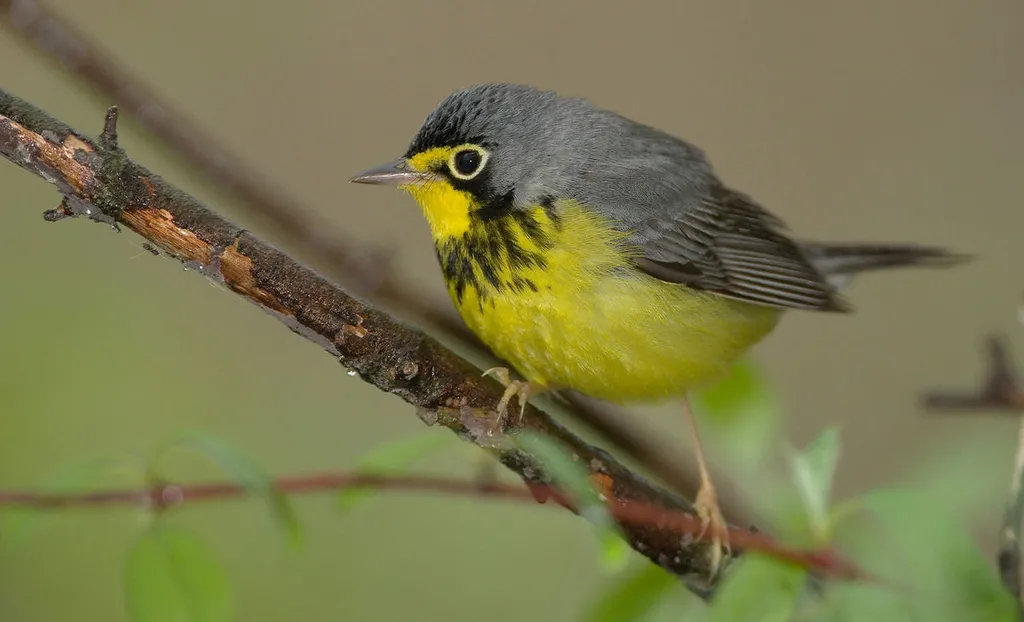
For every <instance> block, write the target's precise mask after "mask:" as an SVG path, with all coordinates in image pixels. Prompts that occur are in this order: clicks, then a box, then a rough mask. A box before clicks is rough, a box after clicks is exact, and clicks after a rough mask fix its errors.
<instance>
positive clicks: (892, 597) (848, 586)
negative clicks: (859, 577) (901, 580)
mask: <svg viewBox="0 0 1024 622" xmlns="http://www.w3.org/2000/svg"><path fill="white" fill-rule="evenodd" d="M814 613H815V615H814V617H812V618H809V619H811V620H814V621H815V622H862V621H863V620H870V621H871V622H905V621H906V620H914V619H916V618H915V617H914V616H913V612H912V611H911V610H910V608H909V607H908V605H907V603H906V601H905V599H904V598H903V597H901V595H900V594H899V593H898V592H897V590H896V589H894V588H893V586H891V585H879V584H877V583H871V582H863V583H853V582H851V583H843V582H833V583H828V584H827V585H826V591H825V595H824V597H823V598H822V601H821V603H820V606H819V607H818V608H817V610H816V611H815V612H814ZM922 622H925V621H924V620H922Z"/></svg>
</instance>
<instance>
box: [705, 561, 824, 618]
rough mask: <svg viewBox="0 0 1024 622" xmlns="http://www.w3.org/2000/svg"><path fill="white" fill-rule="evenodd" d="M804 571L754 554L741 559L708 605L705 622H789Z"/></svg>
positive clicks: (800, 587)
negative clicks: (739, 621)
mask: <svg viewBox="0 0 1024 622" xmlns="http://www.w3.org/2000/svg"><path fill="white" fill-rule="evenodd" d="M805 576H806V573H805V571H804V570H803V569H802V568H799V567H797V566H793V565H792V564H787V563H784V562H780V561H777V560H774V559H771V558H768V557H764V556H762V555H759V554H757V553H747V554H746V555H744V556H743V557H742V558H741V559H740V560H739V562H737V564H736V567H735V568H734V569H733V570H731V571H730V572H729V574H728V575H727V576H726V577H725V579H724V580H723V582H722V585H721V587H720V588H719V589H718V592H717V593H716V594H715V597H714V599H713V600H712V601H711V606H710V607H709V608H708V613H707V615H706V616H705V617H704V620H705V621H706V622H736V621H738V620H756V621H757V622H788V621H789V620H790V619H791V618H792V616H793V613H794V611H796V606H797V601H798V600H799V598H800V592H801V589H802V588H803V584H804V578H805Z"/></svg>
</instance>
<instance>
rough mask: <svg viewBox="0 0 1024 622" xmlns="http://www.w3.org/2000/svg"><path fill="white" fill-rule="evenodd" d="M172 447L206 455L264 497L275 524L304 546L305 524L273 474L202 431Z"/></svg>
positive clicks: (295, 545) (181, 438)
mask: <svg viewBox="0 0 1024 622" xmlns="http://www.w3.org/2000/svg"><path fill="white" fill-rule="evenodd" d="M171 445H176V446H181V447H188V448H190V449H193V450H195V451H198V452H199V453H201V454H204V455H205V456H206V457H207V458H209V459H210V460H212V461H213V462H215V463H216V464H218V465H219V466H220V467H221V469H223V471H224V472H225V473H227V474H228V475H229V476H230V477H232V478H233V479H234V480H235V481H237V482H238V483H239V484H241V485H242V486H243V487H244V488H246V489H247V490H251V491H254V492H258V493H260V494H262V495H263V496H264V497H265V498H266V502H267V505H268V507H269V508H270V512H271V515H272V516H273V517H274V521H275V522H276V523H277V525H278V526H279V527H280V528H281V530H282V531H283V532H284V533H285V535H286V536H288V541H289V543H290V544H291V545H292V547H293V548H295V549H299V548H301V547H302V546H303V543H304V542H303V534H302V525H301V524H300V523H299V518H298V515H297V514H296V513H295V508H294V507H293V506H292V503H291V499H289V498H288V495H286V494H284V493H282V492H279V491H277V490H275V489H274V481H273V480H272V479H271V478H270V475H269V474H267V473H266V472H265V471H264V470H263V468H262V467H261V466H260V465H259V464H258V463H257V462H256V461H255V460H254V459H253V458H251V457H250V456H248V455H246V454H245V453H244V452H243V451H242V450H241V449H239V448H237V447H235V446H234V445H232V444H230V443H228V442H227V441H225V440H223V439H220V438H217V437H216V436H212V435H209V434H205V433H203V432H190V433H187V434H183V435H181V436H179V437H177V438H175V439H174V441H173V442H172V443H171Z"/></svg>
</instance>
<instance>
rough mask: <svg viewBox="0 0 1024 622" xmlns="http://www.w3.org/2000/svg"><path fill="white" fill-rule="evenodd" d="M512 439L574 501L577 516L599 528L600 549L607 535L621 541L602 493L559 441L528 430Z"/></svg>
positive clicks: (522, 431) (605, 545)
mask: <svg viewBox="0 0 1024 622" xmlns="http://www.w3.org/2000/svg"><path fill="white" fill-rule="evenodd" d="M514 438H515V441H516V443H517V444H518V445H519V447H520V448H521V449H522V450H523V451H525V452H527V453H528V454H530V455H531V456H533V457H534V458H536V459H537V460H538V461H539V462H540V463H541V464H540V466H541V468H542V469H543V470H544V472H545V473H546V474H547V475H549V476H550V477H551V479H552V480H553V481H554V483H555V484H556V485H557V486H558V487H559V488H561V489H562V490H564V491H565V492H566V493H567V494H568V495H569V498H570V499H572V501H573V502H574V503H576V505H577V507H578V508H579V511H580V515H581V516H583V517H584V518H586V519H587V520H589V521H590V522H591V523H593V524H594V526H595V527H597V529H598V530H600V532H599V534H598V537H599V540H600V544H601V550H602V551H605V548H606V547H607V543H608V541H609V540H610V539H611V538H615V539H619V540H621V536H620V535H619V530H618V526H617V525H616V524H615V521H613V520H612V516H611V514H610V513H609V512H608V506H606V505H605V503H604V500H603V499H602V498H601V497H602V495H601V494H600V493H599V492H598V491H597V490H596V489H595V488H594V485H593V483H592V482H591V481H590V474H589V473H588V472H587V470H586V469H584V468H583V467H582V466H580V464H579V463H577V462H576V461H575V460H573V458H572V456H571V455H570V453H569V451H568V450H567V449H566V448H565V447H564V446H563V445H562V444H560V443H559V442H558V441H555V440H553V439H551V438H548V437H547V436H542V435H540V434H534V433H533V432H530V431H529V430H520V431H518V432H516V433H515V436H514ZM606 568H607V567H606Z"/></svg>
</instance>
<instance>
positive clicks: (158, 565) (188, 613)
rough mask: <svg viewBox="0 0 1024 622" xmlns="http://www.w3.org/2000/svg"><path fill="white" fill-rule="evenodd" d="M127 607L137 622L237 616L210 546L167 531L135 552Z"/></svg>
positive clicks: (200, 621) (210, 621) (147, 536)
mask: <svg viewBox="0 0 1024 622" xmlns="http://www.w3.org/2000/svg"><path fill="white" fill-rule="evenodd" d="M125 604H126V607H127V609H128V613H129V615H130V617H131V619H132V620H133V621H134V622H220V621H222V620H231V618H232V617H233V615H234V596H233V594H232V590H231V583H230V581H229V580H228V577H227V575H226V574H225V573H224V570H223V569H222V568H221V566H220V564H219V563H218V562H217V559H216V558H215V557H214V555H213V554H212V552H211V551H210V549H209V548H208V547H207V545H206V544H205V543H204V542H203V541H202V540H200V539H199V538H197V537H196V536H194V535H193V534H192V533H191V532H188V531H186V530H184V529H181V528H176V527H171V526H166V525H158V526H156V527H154V528H153V529H150V530H148V531H146V532H145V533H144V534H143V535H142V536H141V537H140V538H139V539H138V540H137V541H136V542H135V545H134V546H133V547H132V550H131V551H130V553H129V555H128V561H127V564H126V565H125Z"/></svg>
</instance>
